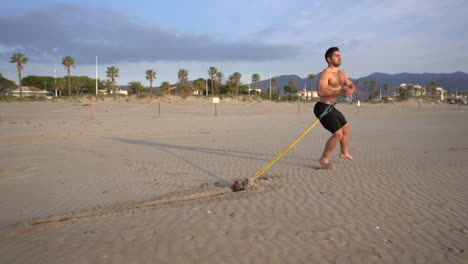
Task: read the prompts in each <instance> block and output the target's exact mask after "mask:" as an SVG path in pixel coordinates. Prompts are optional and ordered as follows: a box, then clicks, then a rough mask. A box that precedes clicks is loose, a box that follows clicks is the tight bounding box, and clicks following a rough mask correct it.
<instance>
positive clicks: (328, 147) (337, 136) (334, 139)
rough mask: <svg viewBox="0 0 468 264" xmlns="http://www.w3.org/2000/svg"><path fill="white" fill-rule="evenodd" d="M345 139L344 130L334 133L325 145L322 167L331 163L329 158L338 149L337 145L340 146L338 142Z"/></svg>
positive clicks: (321, 160)
mask: <svg viewBox="0 0 468 264" xmlns="http://www.w3.org/2000/svg"><path fill="white" fill-rule="evenodd" d="M342 138H343V129H340V130H338V131H336V132H335V133H333V135H332V136H331V137H330V138H329V139H328V140H327V143H326V144H325V149H324V150H323V154H322V157H320V159H319V163H320V164H322V165H325V164H328V163H330V161H329V158H330V155H331V154H332V152H333V150H334V149H335V148H336V145H338V142H340V141H341V139H342Z"/></svg>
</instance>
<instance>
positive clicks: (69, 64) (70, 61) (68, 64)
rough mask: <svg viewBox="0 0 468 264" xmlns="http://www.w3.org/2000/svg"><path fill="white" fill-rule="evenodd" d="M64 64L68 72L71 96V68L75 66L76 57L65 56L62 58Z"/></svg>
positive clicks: (69, 94) (69, 93)
mask: <svg viewBox="0 0 468 264" xmlns="http://www.w3.org/2000/svg"><path fill="white" fill-rule="evenodd" d="M62 64H63V65H64V66H65V70H67V74H68V96H71V79H70V68H72V67H73V68H75V59H74V58H73V57H71V56H65V57H63V58H62Z"/></svg>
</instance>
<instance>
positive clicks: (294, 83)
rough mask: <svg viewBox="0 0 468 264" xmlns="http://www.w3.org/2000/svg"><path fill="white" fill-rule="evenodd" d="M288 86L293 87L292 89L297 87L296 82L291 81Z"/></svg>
mask: <svg viewBox="0 0 468 264" xmlns="http://www.w3.org/2000/svg"><path fill="white" fill-rule="evenodd" d="M288 85H289V86H291V87H296V80H294V79H289V82H288Z"/></svg>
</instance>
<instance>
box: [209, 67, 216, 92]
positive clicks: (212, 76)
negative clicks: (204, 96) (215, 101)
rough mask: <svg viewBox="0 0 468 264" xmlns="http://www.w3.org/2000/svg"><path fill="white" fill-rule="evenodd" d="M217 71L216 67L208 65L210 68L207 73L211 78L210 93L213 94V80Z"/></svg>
mask: <svg viewBox="0 0 468 264" xmlns="http://www.w3.org/2000/svg"><path fill="white" fill-rule="evenodd" d="M217 72H218V69H216V67H210V69H209V70H208V75H209V76H210V79H211V93H212V94H213V81H214V77H215V76H216V73H217Z"/></svg>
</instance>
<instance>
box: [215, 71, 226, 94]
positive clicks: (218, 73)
mask: <svg viewBox="0 0 468 264" xmlns="http://www.w3.org/2000/svg"><path fill="white" fill-rule="evenodd" d="M216 79H218V80H217V81H218V83H217V84H216V90H217V92H218V88H219V86H220V85H221V83H222V82H223V79H224V74H223V73H222V72H220V71H219V72H217V73H216Z"/></svg>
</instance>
